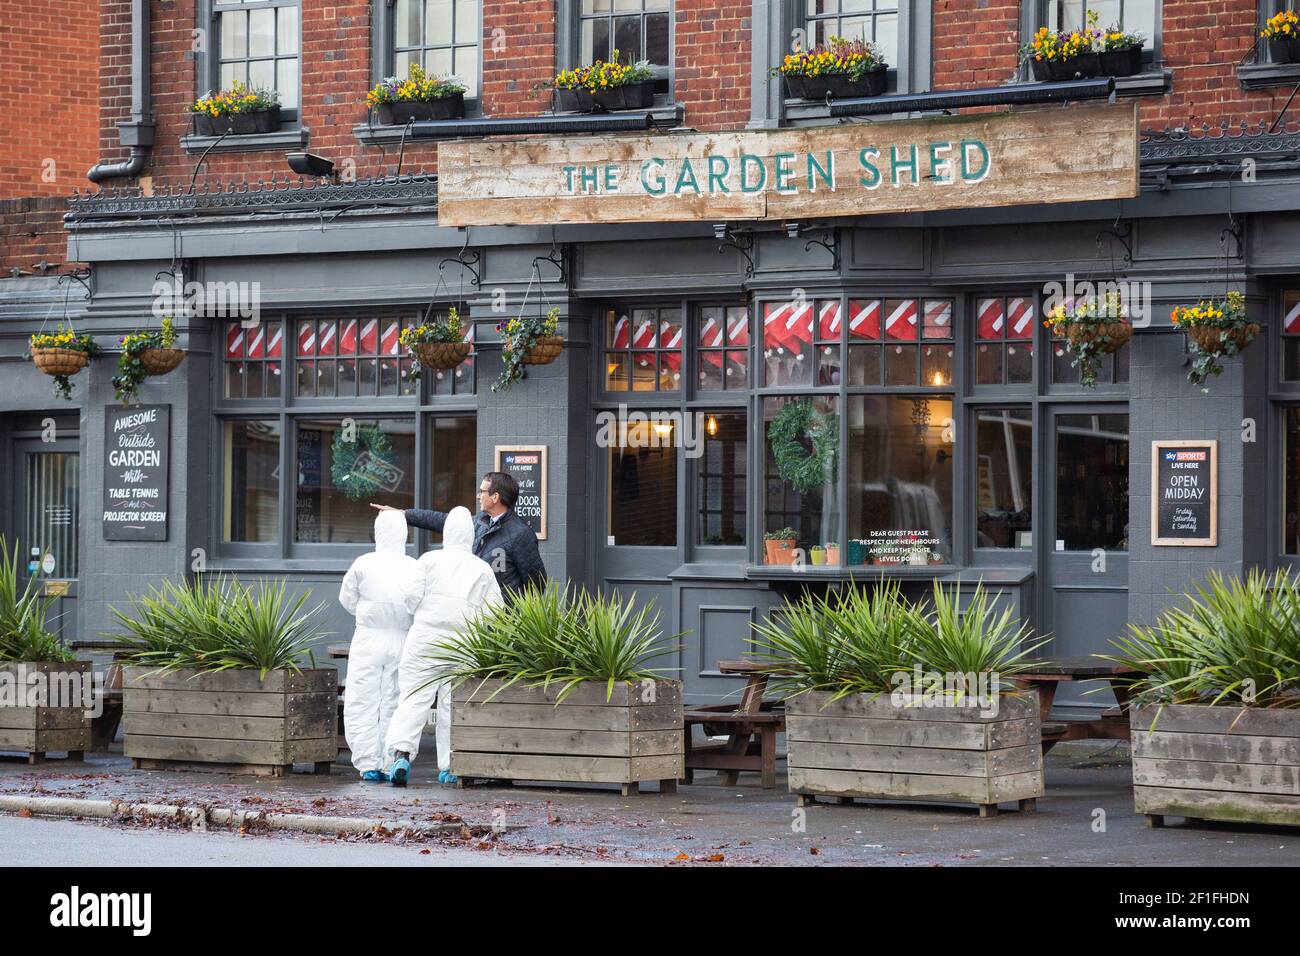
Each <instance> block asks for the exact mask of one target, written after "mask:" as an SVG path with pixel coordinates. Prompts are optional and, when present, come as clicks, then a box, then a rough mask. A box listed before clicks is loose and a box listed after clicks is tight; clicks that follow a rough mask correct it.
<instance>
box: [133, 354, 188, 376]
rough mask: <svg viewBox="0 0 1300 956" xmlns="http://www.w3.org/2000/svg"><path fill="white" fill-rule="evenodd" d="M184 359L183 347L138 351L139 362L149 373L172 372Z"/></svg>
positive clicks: (164, 373)
mask: <svg viewBox="0 0 1300 956" xmlns="http://www.w3.org/2000/svg"><path fill="white" fill-rule="evenodd" d="M184 361H185V350H184V349H145V350H144V351H142V352H141V353H140V364H141V365H142V366H143V367H144V370H145V371H146V372H148V373H149V374H150V375H166V374H167V373H168V372H174V371H176V368H177V366H179V365H180V364H181V362H184Z"/></svg>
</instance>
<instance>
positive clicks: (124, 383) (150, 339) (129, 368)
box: [113, 315, 185, 405]
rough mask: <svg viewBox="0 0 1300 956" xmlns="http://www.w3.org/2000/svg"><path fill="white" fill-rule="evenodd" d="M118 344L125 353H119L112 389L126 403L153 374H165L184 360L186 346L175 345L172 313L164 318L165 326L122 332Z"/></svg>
mask: <svg viewBox="0 0 1300 956" xmlns="http://www.w3.org/2000/svg"><path fill="white" fill-rule="evenodd" d="M119 344H120V345H121V346H122V354H121V355H119V356H118V357H117V374H116V375H114V376H113V389H114V393H115V395H116V397H117V400H118V401H119V402H121V403H122V404H123V405H128V404H130V403H131V400H132V399H134V398H135V396H136V393H137V392H138V391H139V390H140V386H141V385H142V384H143V383H144V380H145V379H146V378H148V377H149V376H150V375H166V374H167V373H168V372H173V371H175V370H176V368H177V367H178V366H179V365H180V364H181V362H183V361H185V350H184V349H178V348H175V347H174V346H175V345H176V326H175V324H174V323H173V322H172V317H171V316H170V315H169V316H165V317H164V318H163V320H162V328H159V329H147V330H145V331H143V332H132V333H131V334H130V335H126V336H123V337H122V339H121V341H120V342H119Z"/></svg>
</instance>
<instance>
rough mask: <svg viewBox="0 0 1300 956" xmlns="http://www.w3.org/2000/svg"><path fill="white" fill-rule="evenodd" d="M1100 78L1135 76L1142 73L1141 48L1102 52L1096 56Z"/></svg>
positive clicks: (1134, 47)
mask: <svg viewBox="0 0 1300 956" xmlns="http://www.w3.org/2000/svg"><path fill="white" fill-rule="evenodd" d="M1098 57H1099V59H1100V61H1101V75H1102V76H1137V75H1138V74H1139V73H1141V72H1142V48H1141V47H1140V46H1133V47H1129V48H1128V49H1127V50H1103V51H1102V52H1101V53H1099V54H1098Z"/></svg>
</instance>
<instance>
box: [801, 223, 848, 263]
mask: <svg viewBox="0 0 1300 956" xmlns="http://www.w3.org/2000/svg"><path fill="white" fill-rule="evenodd" d="M813 246H821V247H822V248H823V249H825V250H826V251H827V252H829V253H830V254H831V269H832V270H833V271H835V272H839V271H840V234H839V232H838V231H837V230H835V229H827V230H826V239H825V240H823V239H809V240H808V241H807V242H805V243H804V244H803V251H804V252H807V251H808V250H809V249H811V248H812V247H813Z"/></svg>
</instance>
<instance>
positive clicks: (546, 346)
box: [506, 335, 564, 365]
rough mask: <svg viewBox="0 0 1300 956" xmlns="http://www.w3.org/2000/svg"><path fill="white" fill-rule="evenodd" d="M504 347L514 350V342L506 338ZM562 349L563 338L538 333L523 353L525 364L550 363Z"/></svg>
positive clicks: (558, 355) (557, 356)
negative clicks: (531, 345)
mask: <svg viewBox="0 0 1300 956" xmlns="http://www.w3.org/2000/svg"><path fill="white" fill-rule="evenodd" d="M506 348H508V349H509V350H510V351H512V352H513V351H514V350H515V347H514V343H513V342H511V341H510V339H506ZM563 351H564V339H562V338H560V337H559V336H558V335H540V336H538V337H537V339H536V340H535V341H534V342H533V347H532V348H530V349H529V350H528V351H527V353H525V354H524V364H525V365H550V364H551V363H552V362H554V361H555V360H556V359H557V358H559V357H560V353H561V352H563Z"/></svg>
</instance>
